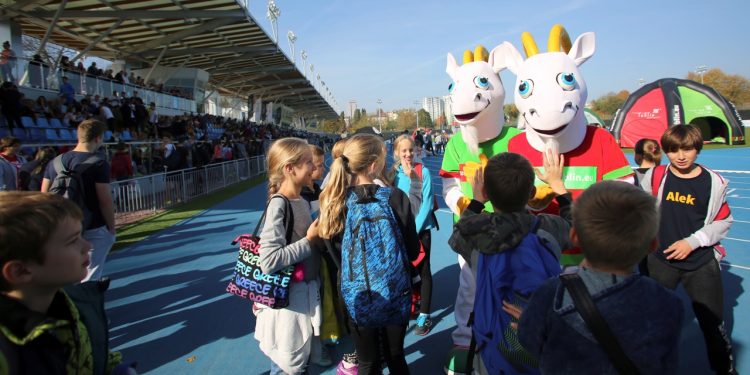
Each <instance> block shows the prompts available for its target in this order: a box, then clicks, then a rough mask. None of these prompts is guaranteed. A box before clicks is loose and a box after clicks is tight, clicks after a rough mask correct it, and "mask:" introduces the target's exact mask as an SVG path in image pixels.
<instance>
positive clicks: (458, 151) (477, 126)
mask: <svg viewBox="0 0 750 375" xmlns="http://www.w3.org/2000/svg"><path fill="white" fill-rule="evenodd" d="M495 55H496V51H495V50H493V51H492V53H490V54H489V55H488V54H487V50H486V49H484V47H482V46H478V47H477V48H476V49H475V52H474V53H472V52H471V51H466V52H464V59H463V65H460V66H459V65H458V64H457V63H456V59H455V58H453V55H451V54H448V63H447V66H446V72H447V73H448V75H449V76H450V77H451V79H452V80H453V83H452V84H451V85H450V86H449V88H448V90H449V92H450V99H451V106H452V109H453V113H454V115H455V117H456V121H457V122H458V123H459V124H460V126H461V134H460V136H459V135H455V136H453V137H451V139H450V141H449V142H448V144H447V145H446V146H445V155H444V156H443V164H442V167H441V169H440V176H441V177H443V197H444V198H445V203H446V204H447V205H448V207H449V208H450V209H451V211H453V218H454V222H455V221H458V218H459V216H460V215H461V212H462V211H463V210H464V209H465V208H466V207H467V206H468V205H469V203H470V202H471V198H472V197H473V195H472V190H471V185H470V183H469V181H471V178H472V177H473V176H474V174H475V173H476V172H477V171H478V170H480V169H481V168H482V167H483V166H484V165H486V164H487V160H488V159H489V158H491V157H492V156H493V155H497V154H499V153H501V152H506V151H507V149H508V141H510V139H511V138H512V137H513V136H514V135H516V134H519V131H518V130H517V129H515V128H507V127H504V126H503V125H504V116H503V102H504V101H505V90H504V89H503V84H502V81H501V80H500V76H499V75H498V72H500V70H501V69H502V68H503V64H502V63H503V61H499V60H498V59H497V58H496V57H495ZM486 209H487V210H488V211H492V205H491V204H490V203H489V202H488V203H487V205H486ZM458 263H459V266H460V267H461V274H460V278H459V287H458V294H457V296H456V304H455V307H454V315H455V318H456V324H457V326H458V327H457V328H456V330H455V331H454V332H453V335H452V337H453V344H454V345H456V347H455V348H454V350H452V351H451V353H450V355H449V358H448V360H447V363H446V364H445V370H446V373H448V374H452V373H461V372H462V371H463V367H464V366H465V360H466V353H467V348H468V346H469V343H470V341H471V328H470V327H468V325H467V323H468V320H469V314H470V313H471V311H472V309H473V307H474V293H475V289H476V281H475V277H474V274H473V272H472V271H471V268H470V267H469V266H468V265H467V264H466V262H465V261H464V259H463V258H462V257H461V256H458Z"/></svg>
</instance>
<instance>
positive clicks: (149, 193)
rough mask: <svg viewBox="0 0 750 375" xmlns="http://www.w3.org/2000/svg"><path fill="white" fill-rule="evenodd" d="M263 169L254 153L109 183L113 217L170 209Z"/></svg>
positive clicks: (260, 172)
mask: <svg viewBox="0 0 750 375" xmlns="http://www.w3.org/2000/svg"><path fill="white" fill-rule="evenodd" d="M265 171H266V163H265V156H256V157H252V158H248V159H239V160H232V161H227V162H223V163H216V164H209V165H206V166H204V167H200V168H189V169H183V170H179V171H174V172H165V173H157V174H152V175H149V176H144V177H138V178H133V179H129V180H122V181H117V182H112V183H111V184H110V186H111V189H112V198H113V200H114V203H115V216H116V217H117V216H122V215H126V214H134V213H144V214H147V213H148V212H149V211H150V212H155V211H157V210H161V209H166V208H170V207H173V206H175V205H177V204H181V203H185V202H189V201H191V200H193V199H195V198H197V197H200V196H203V195H207V194H209V193H211V192H214V191H216V190H219V189H223V188H225V187H227V186H229V185H233V184H236V183H238V182H241V181H245V180H247V179H249V178H252V177H255V176H258V175H260V174H262V173H264V172H265Z"/></svg>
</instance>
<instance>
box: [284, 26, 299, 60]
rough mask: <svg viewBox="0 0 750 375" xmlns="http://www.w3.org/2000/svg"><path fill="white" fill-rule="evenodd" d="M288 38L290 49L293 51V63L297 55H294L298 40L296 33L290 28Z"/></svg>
mask: <svg viewBox="0 0 750 375" xmlns="http://www.w3.org/2000/svg"><path fill="white" fill-rule="evenodd" d="M286 37H287V39H289V49H290V50H291V52H292V64H294V62H295V60H296V59H295V56H294V42H296V41H297V36H296V35H294V32H293V31H292V30H289V32H288V33H286Z"/></svg>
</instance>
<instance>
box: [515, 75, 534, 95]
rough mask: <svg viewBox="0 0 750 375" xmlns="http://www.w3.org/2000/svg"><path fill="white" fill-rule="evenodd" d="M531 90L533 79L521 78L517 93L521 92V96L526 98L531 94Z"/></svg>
mask: <svg viewBox="0 0 750 375" xmlns="http://www.w3.org/2000/svg"><path fill="white" fill-rule="evenodd" d="M532 92H534V81H532V80H525V79H522V80H521V83H520V84H519V85H518V93H519V94H521V97H522V98H524V99H526V98H528V97H529V96H531V93H532Z"/></svg>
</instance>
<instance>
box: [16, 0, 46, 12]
mask: <svg viewBox="0 0 750 375" xmlns="http://www.w3.org/2000/svg"><path fill="white" fill-rule="evenodd" d="M51 1H52V0H20V1H19V0H17V1H16V2H14V3H13V4H12V5H11V7H13V8H14V9H21V10H24V9H28V8H31V7H34V6H38V5H44V4H47V3H49V2H51Z"/></svg>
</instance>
